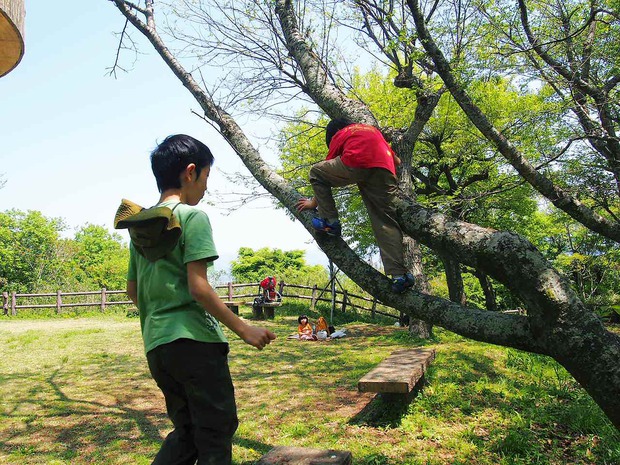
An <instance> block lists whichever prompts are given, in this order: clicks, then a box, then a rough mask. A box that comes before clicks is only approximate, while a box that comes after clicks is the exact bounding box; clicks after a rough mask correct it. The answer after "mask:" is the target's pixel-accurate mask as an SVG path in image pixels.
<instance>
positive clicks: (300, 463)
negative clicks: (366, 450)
mask: <svg viewBox="0 0 620 465" xmlns="http://www.w3.org/2000/svg"><path fill="white" fill-rule="evenodd" d="M352 463H353V457H352V455H351V452H349V451H342V450H332V449H329V450H323V449H312V448H309V447H286V446H280V447H274V448H273V449H271V450H270V451H269V452H268V453H267V454H265V455H263V456H262V457H261V459H260V460H259V461H258V462H256V465H282V464H286V465H351V464H352Z"/></svg>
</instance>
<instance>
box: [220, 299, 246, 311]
mask: <svg viewBox="0 0 620 465" xmlns="http://www.w3.org/2000/svg"><path fill="white" fill-rule="evenodd" d="M224 303H225V304H226V306H227V307H228V308H229V309H230V310H231V311H232V312H233V313H234V314H235V315H239V305H241V304H242V303H243V302H232V301H230V300H225V301H224Z"/></svg>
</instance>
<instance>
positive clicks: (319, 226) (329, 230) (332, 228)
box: [312, 217, 341, 237]
mask: <svg viewBox="0 0 620 465" xmlns="http://www.w3.org/2000/svg"><path fill="white" fill-rule="evenodd" d="M312 227H313V228H314V229H315V230H316V231H318V232H321V233H325V234H327V235H328V236H332V237H338V236H340V233H341V229H340V222H338V221H336V222H335V223H333V224H329V223H328V222H327V221H325V220H324V219H323V218H319V217H314V218H312Z"/></svg>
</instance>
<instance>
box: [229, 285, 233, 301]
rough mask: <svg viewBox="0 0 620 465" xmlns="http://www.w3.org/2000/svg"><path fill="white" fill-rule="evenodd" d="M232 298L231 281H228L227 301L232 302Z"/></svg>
mask: <svg viewBox="0 0 620 465" xmlns="http://www.w3.org/2000/svg"><path fill="white" fill-rule="evenodd" d="M232 299H233V287H232V282H231V281H228V301H229V302H232Z"/></svg>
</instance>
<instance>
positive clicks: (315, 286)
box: [310, 284, 318, 311]
mask: <svg viewBox="0 0 620 465" xmlns="http://www.w3.org/2000/svg"><path fill="white" fill-rule="evenodd" d="M317 290H318V287H317V285H316V284H315V285H314V286H312V297H311V298H310V310H312V311H314V308H315V306H316V291H317Z"/></svg>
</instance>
